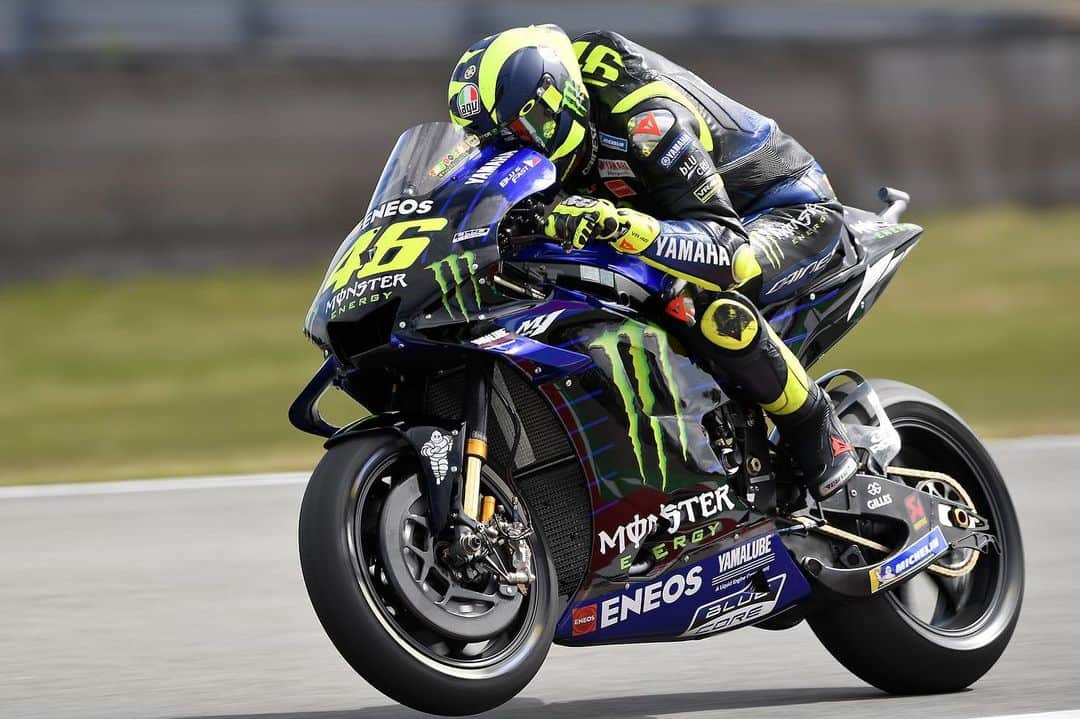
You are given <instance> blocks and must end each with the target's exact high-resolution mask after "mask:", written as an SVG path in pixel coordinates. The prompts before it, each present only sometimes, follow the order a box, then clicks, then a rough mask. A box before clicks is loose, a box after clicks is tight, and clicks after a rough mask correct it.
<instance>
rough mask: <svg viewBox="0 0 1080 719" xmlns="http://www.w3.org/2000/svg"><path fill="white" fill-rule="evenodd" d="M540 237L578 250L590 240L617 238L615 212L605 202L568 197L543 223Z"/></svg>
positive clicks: (582, 197)
mask: <svg viewBox="0 0 1080 719" xmlns="http://www.w3.org/2000/svg"><path fill="white" fill-rule="evenodd" d="M544 234H545V235H547V236H548V237H550V238H552V239H555V240H560V241H561V242H563V243H564V244H566V245H568V246H570V247H573V248H575V249H578V250H580V249H581V248H582V247H584V246H585V245H587V244H589V243H590V242H592V241H593V240H614V239H616V238H618V237H619V236H620V235H621V234H622V232H621V229H620V226H619V212H618V210H616V209H615V205H613V204H611V203H610V202H608V201H607V200H601V199H597V198H595V197H584V196H582V195H571V196H570V197H567V198H566V199H565V200H563V201H562V202H560V203H559V204H557V205H555V207H554V209H552V210H551V214H549V215H548V216H547V219H545V220H544Z"/></svg>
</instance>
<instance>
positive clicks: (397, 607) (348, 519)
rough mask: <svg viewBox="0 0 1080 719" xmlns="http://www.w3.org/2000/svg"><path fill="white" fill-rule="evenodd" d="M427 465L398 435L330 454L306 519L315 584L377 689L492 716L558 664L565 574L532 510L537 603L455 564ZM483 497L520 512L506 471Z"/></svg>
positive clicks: (314, 591)
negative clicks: (426, 489)
mask: <svg viewBox="0 0 1080 719" xmlns="http://www.w3.org/2000/svg"><path fill="white" fill-rule="evenodd" d="M415 463H416V457H415V453H414V451H413V450H412V449H411V448H410V447H409V445H407V444H406V443H405V442H404V441H403V440H401V438H400V437H399V436H398V435H397V434H396V433H389V432H378V433H371V434H365V435H362V436H360V437H357V438H355V439H352V440H349V441H347V442H343V443H342V444H339V445H337V446H335V447H333V448H331V449H330V450H329V451H328V452H327V454H326V456H325V457H324V458H323V460H322V462H320V463H319V466H318V467H317V468H316V470H315V472H314V474H313V475H312V478H311V482H310V483H309V484H308V488H307V491H306V493H305V495H304V501H303V505H302V507H301V511H300V563H301V567H302V569H303V573H304V582H305V584H306V585H307V589H308V594H309V596H310V598H311V603H312V605H313V606H314V608H315V612H316V614H317V615H318V617H319V620H320V621H321V622H322V625H323V627H324V629H325V630H326V633H327V634H328V635H329V637H330V639H331V641H333V643H334V646H336V647H337V649H338V651H339V652H340V653H341V655H342V656H343V657H344V658H345V660H346V661H348V662H349V664H350V665H352V667H353V668H354V669H355V670H356V671H357V672H358V673H359V674H361V675H362V676H363V677H364V678H365V679H367V680H368V681H369V682H370V683H371V684H372V685H373V686H375V688H377V689H379V690H380V691H381V692H383V693H384V694H386V695H388V696H390V697H391V698H393V699H395V700H397V701H399V702H401V703H402V704H405V705H407V706H410V707H412V708H414V709H418V710H420V711H426V712H431V713H436V714H444V715H462V714H474V713H477V712H481V711H486V710H488V709H491V708H493V707H496V706H498V705H500V704H502V703H503V702H505V701H507V700H509V699H510V698H512V697H513V696H514V695H515V694H517V693H518V692H519V691H521V689H523V688H524V687H525V685H526V684H528V682H529V681H530V680H531V679H532V677H533V675H534V674H535V673H536V671H537V670H538V669H539V668H540V665H541V664H542V663H543V661H544V657H545V656H546V655H547V651H548V648H549V646H550V644H551V638H552V636H553V634H554V632H555V622H556V619H557V617H556V616H555V611H556V607H555V602H556V594H555V575H554V571H553V570H552V569H551V566H550V564H549V562H548V559H547V557H548V554H547V551H546V548H545V546H544V542H543V538H542V537H541V536H540V534H539V529H538V527H536V523H534V522H531V521H528V520H529V519H530V518H529V516H528V507H527V506H524V505H522V511H523V513H524V514H525V519H526V520H527V524H529V525H530V526H532V527H533V529H534V532H533V534H532V535H531V536H530V537H529V538H528V540H527V541H528V546H529V549H530V553H531V555H532V559H531V567H530V569H531V571H532V573H533V574H534V575H535V577H536V579H535V581H534V582H533V583H532V585H531V586H530V587H529V589H528V593H527V594H521V593H520V592H519V591H518V590H517V589H516V588H513V589H510V588H507V587H505V586H502V585H500V584H499V583H498V582H497V581H496V580H495V579H494V577H490V576H488V578H487V579H485V578H483V577H479V578H477V577H472V578H467V577H464V576H462V573H461V572H460V571H457V570H456V569H455V568H453V567H451V566H449V565H447V564H446V563H445V562H444V561H443V560H442V559H441V558H440V557H441V555H442V552H441V547H440V541H441V540H440V539H439V538H437V537H435V536H434V535H433V533H432V532H431V531H430V529H429V527H428V520H427V519H426V516H425V515H426V511H427V505H426V500H425V499H424V497H423V495H422V494H421V492H420V488H419V487H420V485H419V481H418V477H417V472H416V464H415ZM481 487H482V492H483V493H484V494H488V495H493V496H495V498H496V502H497V503H499V504H501V505H503V506H505V507H510V506H511V504H512V501H511V500H512V498H513V494H512V492H511V488H510V487H509V486H508V485H507V484H506V483H505V482H503V481H502V479H501V478H499V477H498V476H497V475H495V474H494V472H492V471H490V470H485V474H484V476H483V478H482V480H481ZM519 501H523V500H521V498H520V497H519Z"/></svg>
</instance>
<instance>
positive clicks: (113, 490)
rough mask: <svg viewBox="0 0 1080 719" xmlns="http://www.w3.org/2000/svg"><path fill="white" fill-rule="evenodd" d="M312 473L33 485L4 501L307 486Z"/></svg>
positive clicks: (10, 491) (13, 490) (4, 491)
mask: <svg viewBox="0 0 1080 719" xmlns="http://www.w3.org/2000/svg"><path fill="white" fill-rule="evenodd" d="M310 476H311V475H310V473H309V472H289V473H278V474H238V475H227V476H223V477H174V478H170V479H135V480H131V481H127V482H84V483H81V484H80V483H74V484H31V485H22V486H16V487H0V500H3V499H33V498H37V497H85V496H93V495H101V494H132V493H136V492H174V491H182V490H190V489H229V488H238V487H239V488H242V487H267V486H273V485H281V484H303V483H304V482H307V480H308V477H310Z"/></svg>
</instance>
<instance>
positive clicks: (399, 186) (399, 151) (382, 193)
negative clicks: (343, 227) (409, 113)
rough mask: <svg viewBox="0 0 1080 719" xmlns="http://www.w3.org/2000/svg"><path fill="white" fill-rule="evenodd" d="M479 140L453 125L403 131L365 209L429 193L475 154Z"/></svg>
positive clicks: (430, 124)
mask: <svg viewBox="0 0 1080 719" xmlns="http://www.w3.org/2000/svg"><path fill="white" fill-rule="evenodd" d="M479 144H480V143H479V141H478V140H477V139H476V137H475V136H472V135H466V134H465V131H464V130H462V129H461V128H460V127H458V126H457V125H451V124H450V123H447V122H432V123H428V124H426V125H418V126H416V127H414V128H412V129H411V130H408V131H406V132H405V133H404V134H403V135H402V136H401V137H400V138H399V139H398V141H397V145H395V146H394V151H393V152H392V153H390V159H389V160H387V161H386V167H384V168H383V171H382V176H381V177H380V178H379V184H378V186H377V187H376V188H375V194H374V195H373V196H372V198H371V204H370V205H369V206H368V209H369V210H370V209H372V208H374V207H378V206H379V205H381V204H383V203H384V202H388V201H390V200H397V199H405V198H409V197H421V196H423V195H427V194H429V193H431V192H432V191H433V190H434V189H435V188H436V187H438V186H439V185H440V184H442V183H443V182H444V181H445V180H446V178H447V177H449V176H450V174H451V173H453V171H454V170H455V169H456V168H458V167H461V166H463V165H464V164H465V163H466V162H467V161H468V160H469V158H471V157H474V156H475V155H477V154H479V152H480V148H479Z"/></svg>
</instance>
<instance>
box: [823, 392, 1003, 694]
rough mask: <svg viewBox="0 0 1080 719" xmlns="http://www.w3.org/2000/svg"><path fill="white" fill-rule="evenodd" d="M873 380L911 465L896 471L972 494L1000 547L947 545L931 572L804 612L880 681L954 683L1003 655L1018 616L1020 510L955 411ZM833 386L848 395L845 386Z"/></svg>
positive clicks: (883, 684) (956, 493)
mask: <svg viewBox="0 0 1080 719" xmlns="http://www.w3.org/2000/svg"><path fill="white" fill-rule="evenodd" d="M871 384H872V385H873V386H874V389H875V391H876V392H877V394H878V397H879V398H880V399H881V403H882V405H883V406H884V408H885V412H886V414H887V415H888V416H889V419H890V420H891V421H892V423H893V426H895V427H896V430H897V432H899V434H900V440H901V447H902V448H901V451H900V455H899V456H898V457H897V458H896V459H895V460H894V461H893V466H899V467H905V468H909V469H913V470H915V472H909V473H907V474H906V475H905V474H901V475H899V477H900V478H903V479H904V480H905V481H907V482H909V483H910V484H911V485H912V486H914V487H916V488H917V489H920V490H922V491H925V492H929V493H932V494H938V493H939V494H941V496H945V497H948V498H949V499H953V500H960V501H963V502H965V503H970V504H971V505H972V507H973V509H975V510H976V511H977V512H978V514H979V515H981V516H983V517H986V518H987V519H988V520H989V522H990V533H991V534H992V535H993V536H994V538H995V539H996V542H997V550H998V551H997V552H996V553H995V552H991V553H989V554H986V555H976V553H975V552H974V551H973V550H959V551H956V552H951V553H949V554H946V555H944V556H943V557H942V559H941V560H939V562H938V563H937V565H936V566H935V567H932V568H931V570H932V571H924V572H923V573H922V574H920V575H918V576H916V577H913V578H912V579H911V580H909V581H908V582H907V583H905V584H903V585H901V586H899V587H897V588H896V589H894V590H892V591H888V592H885V593H883V594H881V595H878V596H875V597H872V598H870V599H864V600H857V601H851V602H846V603H842V604H835V605H832V606H829V607H828V608H826V609H824V610H822V611H820V612H818V613H816V614H815V615H813V616H811V617H808V621H809V623H810V627H811V628H812V629H813V630H814V633H815V634H816V635H817V637H818V638H819V639H820V640H821V642H822V644H824V645H825V648H826V649H828V650H829V652H830V653H831V654H832V655H833V656H834V657H836V659H837V660H839V661H840V663H841V664H843V665H844V666H845V667H847V668H848V669H849V670H850V671H851V672H852V673H854V674H855V675H856V676H858V677H859V678H861V679H863V680H864V681H866V682H868V683H870V684H872V685H874V686H876V687H878V688H879V689H882V690H884V691H887V692H891V693H894V694H928V693H936V692H949V691H958V690H960V689H963V688H965V687H967V686H968V685H970V684H972V683H973V682H975V681H976V680H978V679H979V678H980V677H981V676H982V675H983V674H985V673H986V672H987V671H988V670H989V669H990V667H991V666H993V664H994V663H995V662H996V661H997V660H998V657H1000V656H1001V653H1002V652H1003V651H1004V650H1005V646H1006V645H1007V644H1008V643H1009V639H1010V638H1011V637H1012V633H1013V629H1014V628H1015V627H1016V622H1017V619H1019V616H1020V604H1021V600H1022V598H1023V593H1024V556H1023V548H1022V546H1021V542H1020V527H1019V523H1018V522H1017V518H1016V512H1015V510H1014V509H1013V504H1012V500H1011V499H1010V498H1009V493H1008V491H1007V490H1006V488H1005V482H1004V480H1003V479H1002V477H1001V473H1000V472H999V471H998V469H997V466H996V465H995V464H994V460H993V459H992V458H991V457H990V454H989V453H988V452H987V451H986V448H985V447H984V446H983V444H982V442H980V441H979V438H978V437H977V436H976V435H975V433H974V432H973V431H972V430H971V428H970V427H968V426H967V424H965V423H964V421H963V420H962V419H960V417H959V416H958V415H957V414H956V413H955V412H953V411H952V410H951V409H949V407H947V406H946V405H945V404H943V403H942V402H941V401H940V400H938V399H937V398H935V397H933V396H931V395H929V394H927V393H926V392H923V391H922V390H920V389H918V388H916V387H912V386H910V385H906V384H902V383H899V382H892V381H884V380H871ZM836 391H838V392H839V393H840V394H843V391H844V388H843V386H842V385H841V386H840V387H839V388H837V390H836ZM849 421H855V422H859V423H863V422H865V421H866V418H864V417H857V416H856V417H852V418H849ZM919 470H924V471H923V472H921V473H920V472H919ZM925 470H929V472H927V471H925ZM941 473H944V475H947V477H945V478H943V477H942V476H941ZM920 475H921V476H920Z"/></svg>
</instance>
